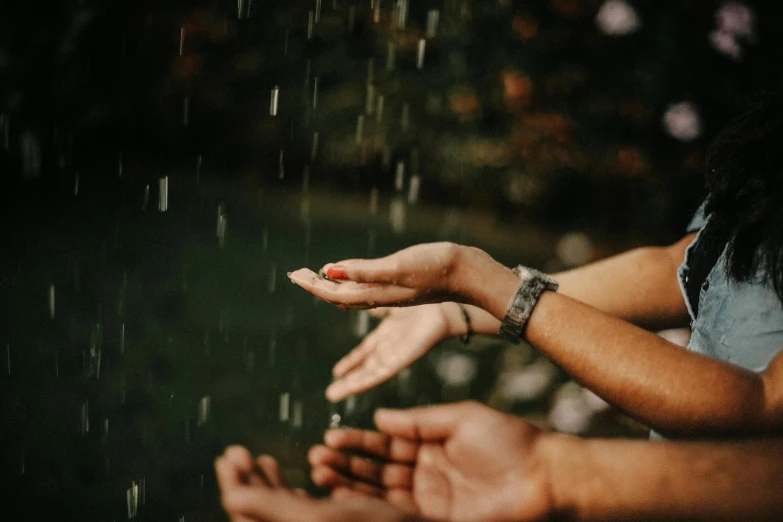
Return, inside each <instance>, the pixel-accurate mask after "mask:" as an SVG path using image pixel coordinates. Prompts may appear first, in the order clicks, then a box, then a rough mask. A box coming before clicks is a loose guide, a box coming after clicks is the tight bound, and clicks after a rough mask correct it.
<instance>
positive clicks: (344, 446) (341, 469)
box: [309, 403, 552, 522]
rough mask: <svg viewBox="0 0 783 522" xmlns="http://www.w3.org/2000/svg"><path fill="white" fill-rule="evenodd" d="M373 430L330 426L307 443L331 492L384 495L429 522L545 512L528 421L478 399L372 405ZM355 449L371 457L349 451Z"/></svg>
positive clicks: (547, 496) (541, 469) (545, 494)
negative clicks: (402, 407) (317, 440)
mask: <svg viewBox="0 0 783 522" xmlns="http://www.w3.org/2000/svg"><path fill="white" fill-rule="evenodd" d="M375 422H376V424H377V426H378V429H379V430H380V433H379V432H372V431H360V430H352V429H339V430H330V431H329V432H327V434H326V436H325V445H320V446H315V447H313V448H312V449H311V451H310V454H309V460H310V463H311V465H312V466H313V470H312V479H313V481H314V482H315V483H316V484H318V485H320V486H324V487H328V488H331V489H332V490H333V497H334V498H345V497H349V498H353V497H357V496H370V497H379V498H383V499H385V500H386V501H388V502H389V503H391V504H393V505H395V506H397V507H399V508H400V509H404V510H410V509H415V510H416V512H417V513H419V514H420V515H422V516H424V517H427V518H431V519H434V520H451V521H466V522H467V521H488V520H489V521H492V520H497V521H500V520H538V519H540V518H542V517H544V516H545V515H546V514H548V513H549V512H550V511H551V508H552V498H551V493H550V490H549V485H548V480H547V469H546V466H545V464H544V463H543V462H542V460H541V459H539V458H538V457H537V455H538V454H537V452H535V451H534V450H535V447H536V444H537V442H538V441H539V439H540V436H541V432H540V431H539V430H538V429H536V428H534V427H533V426H532V425H530V424H528V423H526V422H524V421H522V420H521V419H518V418H516V417H512V416H510V415H505V414H502V413H500V412H497V411H495V410H492V409H490V408H488V407H486V406H482V405H479V404H477V403H460V404H452V405H444V406H433V407H427V408H417V409H413V410H406V411H392V410H379V411H378V412H377V413H376V416H375ZM355 452H360V453H363V454H366V455H369V456H371V457H373V458H374V460H368V459H365V458H362V457H358V456H355Z"/></svg>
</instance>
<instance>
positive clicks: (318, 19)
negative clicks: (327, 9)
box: [315, 0, 321, 23]
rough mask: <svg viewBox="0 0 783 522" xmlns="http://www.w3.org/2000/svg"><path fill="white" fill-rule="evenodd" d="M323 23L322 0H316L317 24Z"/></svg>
mask: <svg viewBox="0 0 783 522" xmlns="http://www.w3.org/2000/svg"><path fill="white" fill-rule="evenodd" d="M320 21H321V0H315V23H318V22H320Z"/></svg>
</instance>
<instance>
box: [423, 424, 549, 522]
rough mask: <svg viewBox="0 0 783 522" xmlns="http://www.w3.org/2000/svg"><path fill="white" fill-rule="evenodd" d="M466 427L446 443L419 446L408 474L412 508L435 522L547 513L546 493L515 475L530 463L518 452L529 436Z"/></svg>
mask: <svg viewBox="0 0 783 522" xmlns="http://www.w3.org/2000/svg"><path fill="white" fill-rule="evenodd" d="M487 420H488V421H490V422H489V423H488V424H476V423H466V424H463V425H461V426H460V427H459V428H458V430H457V431H456V432H455V433H454V435H453V436H452V437H450V438H449V439H448V440H447V441H446V442H445V443H443V444H440V443H424V444H422V446H421V447H420V449H419V452H418V458H417V461H416V466H415V468H414V472H413V487H412V491H411V494H412V496H413V503H414V504H415V505H416V506H417V507H418V509H419V511H420V513H421V515H422V516H424V517H428V518H433V519H436V520H451V521H456V522H459V521H476V520H536V519H538V518H539V517H540V516H543V515H544V514H545V513H546V508H547V506H548V499H547V496H546V492H545V491H544V489H543V488H542V487H541V486H540V484H536V483H535V482H534V481H532V480H529V479H527V480H526V475H527V474H526V473H524V472H522V473H521V472H520V470H531V473H532V470H533V468H534V467H535V463H533V462H529V456H528V455H525V454H523V453H521V452H520V448H527V447H530V446H531V444H532V442H533V438H534V432H533V431H532V430H531V429H530V427H529V426H527V425H524V424H522V423H521V422H520V423H519V425H518V426H513V427H512V426H509V425H508V423H506V424H501V423H494V422H491V420H490V419H487Z"/></svg>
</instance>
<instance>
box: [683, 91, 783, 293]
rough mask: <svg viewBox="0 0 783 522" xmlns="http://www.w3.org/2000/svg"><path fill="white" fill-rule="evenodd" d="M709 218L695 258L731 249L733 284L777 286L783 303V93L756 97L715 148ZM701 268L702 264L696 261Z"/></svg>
mask: <svg viewBox="0 0 783 522" xmlns="http://www.w3.org/2000/svg"><path fill="white" fill-rule="evenodd" d="M706 188H707V191H708V196H707V202H706V207H705V214H706V215H710V220H709V223H708V225H707V227H706V228H705V230H704V232H703V234H702V239H701V241H700V243H699V247H698V248H697V250H696V252H694V256H695V257H696V260H698V258H699V257H702V258H703V257H704V256H707V255H709V254H708V253H709V252H716V251H718V252H719V251H722V250H723V247H724V246H725V247H726V254H727V255H726V258H725V259H726V263H725V267H724V269H725V271H726V273H727V275H728V276H729V278H730V280H733V281H750V280H753V281H757V280H760V279H759V278H761V280H763V282H764V283H767V284H771V285H772V287H773V288H774V290H775V292H776V293H777V295H778V297H779V298H780V300H781V302H783V90H781V88H780V86H779V85H778V86H776V87H775V88H772V89H769V90H767V91H766V92H764V93H763V94H759V95H757V96H755V97H754V98H753V99H752V100H751V102H750V104H749V106H748V109H747V111H746V112H745V113H744V114H743V115H742V116H740V117H739V118H738V119H736V120H735V121H733V122H732V123H731V124H729V125H728V126H727V127H726V128H725V129H724V130H723V131H722V132H721V133H720V134H719V135H718V137H717V138H716V139H715V141H714V142H713V143H712V145H711V146H710V148H709V151H708V154H707V161H706ZM696 262H698V261H696Z"/></svg>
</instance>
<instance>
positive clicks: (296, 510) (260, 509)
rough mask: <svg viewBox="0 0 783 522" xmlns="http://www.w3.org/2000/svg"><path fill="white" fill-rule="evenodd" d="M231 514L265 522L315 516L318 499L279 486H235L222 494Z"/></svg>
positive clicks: (315, 518)
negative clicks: (277, 487)
mask: <svg viewBox="0 0 783 522" xmlns="http://www.w3.org/2000/svg"><path fill="white" fill-rule="evenodd" d="M223 507H224V508H225V509H226V511H228V512H229V513H231V514H236V515H240V516H245V517H250V518H253V519H260V520H264V521H268V522H298V521H300V520H318V511H319V510H318V502H317V501H315V500H313V499H310V498H304V497H301V496H299V495H293V494H291V492H289V491H287V490H283V489H269V488H250V487H247V486H245V487H241V488H237V489H235V490H233V491H231V492H230V493H228V494H227V495H224V497H223Z"/></svg>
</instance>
